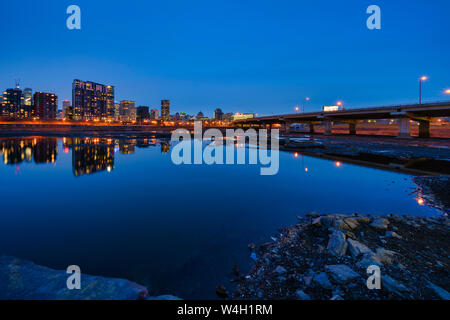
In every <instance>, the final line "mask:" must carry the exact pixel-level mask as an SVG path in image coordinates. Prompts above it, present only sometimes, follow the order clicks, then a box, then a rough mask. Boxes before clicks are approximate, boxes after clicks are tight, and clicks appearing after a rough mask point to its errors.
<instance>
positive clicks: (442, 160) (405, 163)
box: [280, 135, 450, 175]
mask: <svg viewBox="0 0 450 320" xmlns="http://www.w3.org/2000/svg"><path fill="white" fill-rule="evenodd" d="M280 149H281V150H284V151H289V152H299V153H302V154H306V155H310V156H315V157H320V158H325V159H333V160H338V161H346V162H349V163H355V164H358V165H367V166H374V167H379V168H382V169H386V170H392V171H402V172H409V173H412V174H419V175H441V174H450V148H449V140H448V139H398V138H392V137H377V136H365V137H362V136H358V137H357V136H321V135H295V136H293V135H290V136H284V137H282V139H281V141H280Z"/></svg>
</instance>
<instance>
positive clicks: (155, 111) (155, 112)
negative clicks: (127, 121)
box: [150, 109, 159, 120]
mask: <svg viewBox="0 0 450 320" xmlns="http://www.w3.org/2000/svg"><path fill="white" fill-rule="evenodd" d="M158 118H159V111H158V109H152V110H151V111H150V119H152V120H156V119H158Z"/></svg>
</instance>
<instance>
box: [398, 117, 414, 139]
mask: <svg viewBox="0 0 450 320" xmlns="http://www.w3.org/2000/svg"><path fill="white" fill-rule="evenodd" d="M397 137H398V138H411V125H410V122H409V118H402V119H398V136H397Z"/></svg>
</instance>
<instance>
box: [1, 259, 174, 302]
mask: <svg viewBox="0 0 450 320" xmlns="http://www.w3.org/2000/svg"><path fill="white" fill-rule="evenodd" d="M69 276H70V274H67V273H66V271H65V270H54V269H50V268H47V267H44V266H39V265H36V264H34V263H32V262H29V261H26V260H21V259H18V258H14V257H8V256H0V300H180V299H179V298H177V297H175V296H172V295H161V296H157V297H150V296H149V294H148V290H147V288H146V287H144V286H142V285H140V284H137V283H134V282H131V281H128V280H125V279H119V278H106V277H99V276H91V275H85V274H81V288H80V289H79V290H78V289H73V290H69V289H68V288H67V283H66V282H67V279H68V277H69Z"/></svg>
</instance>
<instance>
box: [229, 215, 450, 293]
mask: <svg viewBox="0 0 450 320" xmlns="http://www.w3.org/2000/svg"><path fill="white" fill-rule="evenodd" d="M298 219H299V222H298V224H296V225H295V226H291V227H288V228H283V229H280V230H279V231H280V234H279V235H278V236H277V237H273V241H272V242H269V243H264V244H262V245H260V246H259V247H257V246H255V245H250V246H249V248H250V249H251V250H252V251H253V253H252V254H253V256H254V257H255V255H256V262H255V265H254V266H253V268H252V269H251V271H250V272H249V273H248V274H246V275H241V276H240V277H239V278H238V279H236V280H234V281H237V282H238V285H237V287H236V289H235V290H234V292H233V294H232V297H233V298H234V299H300V300H310V299H311V300H329V299H333V300H390V299H446V300H448V299H450V294H449V292H448V291H449V290H450V277H449V270H450V269H449V266H450V259H449V255H450V244H449V242H448V240H449V239H450V238H449V230H450V219H448V217H447V216H442V217H439V218H427V217H411V216H397V215H389V216H385V217H377V216H363V215H359V214H352V215H319V214H318V213H311V214H307V215H306V217H304V218H303V217H298ZM369 266H378V267H379V270H380V272H381V277H380V278H379V279H380V280H381V281H380V282H381V288H380V289H369V288H368V286H367V281H368V278H369V277H370V276H371V275H372V273H370V274H369V273H368V270H367V268H368V267H369ZM372 280H373V279H372Z"/></svg>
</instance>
